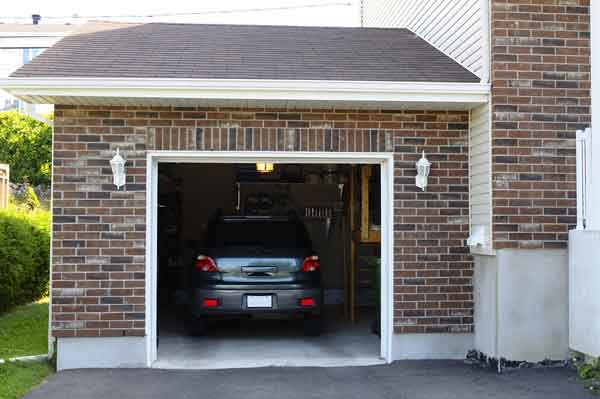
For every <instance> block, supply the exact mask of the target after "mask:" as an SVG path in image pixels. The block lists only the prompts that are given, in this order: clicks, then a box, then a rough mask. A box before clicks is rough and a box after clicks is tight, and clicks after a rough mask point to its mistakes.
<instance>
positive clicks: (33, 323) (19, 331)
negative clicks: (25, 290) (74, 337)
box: [0, 299, 48, 359]
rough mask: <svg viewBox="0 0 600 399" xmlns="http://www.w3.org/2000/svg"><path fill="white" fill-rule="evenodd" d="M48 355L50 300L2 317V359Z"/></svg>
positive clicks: (27, 306)
mask: <svg viewBox="0 0 600 399" xmlns="http://www.w3.org/2000/svg"><path fill="white" fill-rule="evenodd" d="M45 353H48V300H47V299H46V300H42V301H40V302H38V303H33V304H30V305H24V306H19V307H17V308H15V309H13V310H11V311H10V312H8V313H5V314H2V315H0V359H6V358H11V357H16V356H27V355H42V354H45Z"/></svg>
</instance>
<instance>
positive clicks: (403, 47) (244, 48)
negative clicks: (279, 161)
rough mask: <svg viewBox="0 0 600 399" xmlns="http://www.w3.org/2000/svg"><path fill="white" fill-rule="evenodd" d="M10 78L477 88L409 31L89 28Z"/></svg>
mask: <svg viewBox="0 0 600 399" xmlns="http://www.w3.org/2000/svg"><path fill="white" fill-rule="evenodd" d="M11 77H20V78H43V77H48V78H49V77H73V78H75V77H80V78H84V77H89V78H92V77H94V78H117V77H118V78H177V79H270V80H279V79H281V80H336V81H388V82H472V83H476V82H479V81H480V79H479V78H478V77H477V76H476V75H474V74H473V73H471V72H469V71H468V70H467V69H466V68H464V67H462V66H461V65H460V64H458V63H457V62H455V61H454V60H452V59H451V58H449V57H448V56H446V55H445V54H443V53H442V52H440V51H439V50H437V49H435V48H434V47H433V46H431V45H430V44H429V43H427V42H426V41H425V40H423V39H421V38H419V37H418V36H416V35H415V34H414V33H412V32H411V31H409V30H407V29H379V28H337V27H335V28H334V27H327V28H326V27H300V26H260V25H203V24H202V25H201V24H170V23H148V24H122V23H121V24H120V23H92V24H87V25H85V26H84V27H83V28H82V29H80V30H79V31H78V32H75V33H73V34H71V35H70V36H67V37H65V38H63V39H62V40H60V41H59V42H58V43H56V44H55V45H54V46H53V47H51V48H50V49H48V50H46V51H45V52H44V53H43V54H41V55H40V56H38V57H36V58H35V59H34V60H33V61H32V62H30V63H28V64H26V65H24V66H23V67H21V68H20V69H18V70H17V71H15V72H14V73H13V74H12V75H11Z"/></svg>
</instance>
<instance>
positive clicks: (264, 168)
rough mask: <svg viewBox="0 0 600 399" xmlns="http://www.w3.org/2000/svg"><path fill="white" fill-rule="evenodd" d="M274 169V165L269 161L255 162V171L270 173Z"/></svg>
mask: <svg viewBox="0 0 600 399" xmlns="http://www.w3.org/2000/svg"><path fill="white" fill-rule="evenodd" d="M273 170H275V165H274V164H272V163H270V162H257V163H256V171H257V172H258V173H271V172H273Z"/></svg>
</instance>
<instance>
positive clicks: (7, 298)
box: [0, 209, 50, 312]
mask: <svg viewBox="0 0 600 399" xmlns="http://www.w3.org/2000/svg"><path fill="white" fill-rule="evenodd" d="M49 268H50V214H49V212H47V211H41V210H40V211H35V212H23V211H21V210H18V209H17V210H15V209H10V210H3V211H0V312H3V311H6V310H7V309H9V308H11V307H13V306H15V305H20V304H23V303H28V302H33V301H36V300H38V299H40V298H41V297H43V296H45V295H46V294H47V293H48V277H49V276H48V274H49Z"/></svg>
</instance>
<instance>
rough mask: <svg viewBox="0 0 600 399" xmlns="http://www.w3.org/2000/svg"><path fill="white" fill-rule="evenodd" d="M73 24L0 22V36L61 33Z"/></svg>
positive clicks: (68, 29)
mask: <svg viewBox="0 0 600 399" xmlns="http://www.w3.org/2000/svg"><path fill="white" fill-rule="evenodd" d="M73 28H74V26H73V25H69V24H38V25H33V24H12V23H11V24H3V23H0V36H12V35H26V34H34V35H40V34H48V35H52V34H55V35H61V34H64V33H66V32H69V31H71V30H73Z"/></svg>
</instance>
